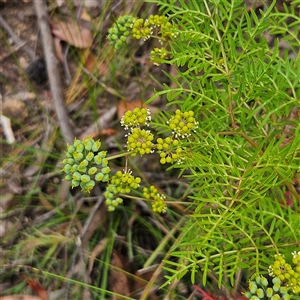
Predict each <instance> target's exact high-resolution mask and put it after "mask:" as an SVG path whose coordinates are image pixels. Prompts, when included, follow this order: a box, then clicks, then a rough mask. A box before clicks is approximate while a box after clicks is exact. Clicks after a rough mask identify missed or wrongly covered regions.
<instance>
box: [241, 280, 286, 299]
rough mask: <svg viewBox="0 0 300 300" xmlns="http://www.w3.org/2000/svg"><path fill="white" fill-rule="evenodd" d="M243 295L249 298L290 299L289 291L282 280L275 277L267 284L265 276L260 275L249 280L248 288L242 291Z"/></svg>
mask: <svg viewBox="0 0 300 300" xmlns="http://www.w3.org/2000/svg"><path fill="white" fill-rule="evenodd" d="M244 296H245V297H247V298H248V299H250V300H261V299H268V300H289V299H292V295H291V293H289V290H288V288H287V287H286V286H284V285H283V283H282V281H281V280H280V279H279V278H278V277H275V278H273V279H272V283H271V284H269V282H268V280H267V278H265V277H263V276H261V277H256V278H255V280H253V281H250V282H249V290H248V291H247V292H245V293H244Z"/></svg>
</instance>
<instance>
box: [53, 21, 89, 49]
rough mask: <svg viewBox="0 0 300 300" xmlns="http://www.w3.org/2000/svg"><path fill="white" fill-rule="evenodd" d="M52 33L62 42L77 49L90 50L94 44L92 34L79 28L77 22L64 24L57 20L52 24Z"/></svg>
mask: <svg viewBox="0 0 300 300" xmlns="http://www.w3.org/2000/svg"><path fill="white" fill-rule="evenodd" d="M50 25H51V28H52V33H53V34H54V35H55V36H56V37H57V38H59V39H60V40H62V41H65V42H67V43H68V44H70V45H72V46H75V47H77V48H81V49H84V48H88V47H90V46H91V44H92V32H91V31H90V30H89V29H88V28H85V27H82V26H79V24H78V23H76V22H75V21H68V22H64V21H61V20H55V21H52V22H50Z"/></svg>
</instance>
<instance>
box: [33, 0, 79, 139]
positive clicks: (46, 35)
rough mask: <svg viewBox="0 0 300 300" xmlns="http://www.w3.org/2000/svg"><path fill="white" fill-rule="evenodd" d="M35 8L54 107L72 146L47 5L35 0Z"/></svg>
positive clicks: (71, 131) (72, 137) (62, 129)
mask: <svg viewBox="0 0 300 300" xmlns="http://www.w3.org/2000/svg"><path fill="white" fill-rule="evenodd" d="M34 7H35V10H36V14H37V17H38V24H39V28H40V32H41V37H42V41H43V48H44V53H45V60H46V64H47V73H48V78H49V82H50V89H51V93H52V96H53V101H54V107H55V111H56V114H57V119H58V123H59V127H60V129H61V131H62V135H63V137H64V139H65V140H66V142H68V143H70V144H71V143H72V142H73V139H74V133H73V130H72V129H71V126H70V122H69V117H68V114H67V109H66V107H65V103H64V101H63V95H62V91H61V80H60V74H59V71H58V60H57V58H56V57H55V54H54V47H53V40H52V35H51V31H50V27H49V23H48V11H47V8H46V4H45V3H44V1H41V0H34Z"/></svg>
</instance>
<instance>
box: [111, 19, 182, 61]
mask: <svg viewBox="0 0 300 300" xmlns="http://www.w3.org/2000/svg"><path fill="white" fill-rule="evenodd" d="M130 35H131V36H132V37H133V38H135V39H138V40H140V39H143V40H144V41H146V40H148V39H149V38H150V37H153V38H157V39H158V41H159V43H160V44H161V45H166V43H167V42H168V41H169V40H170V39H171V38H174V37H176V36H177V35H178V31H177V30H176V29H175V28H174V26H173V25H172V24H171V23H170V22H169V21H168V19H167V18H166V17H165V16H159V15H150V16H149V18H148V19H141V18H135V17H133V16H130V15H125V16H120V17H119V18H118V19H117V20H116V22H115V24H114V25H113V26H112V27H111V28H109V30H108V35H107V39H108V40H109V43H110V44H111V45H113V46H114V47H115V49H117V50H118V49H120V48H121V47H122V46H124V45H125V43H126V40H127V38H128V37H129V36H130ZM170 57H172V55H171V52H168V51H167V49H166V48H165V47H161V48H157V47H156V48H154V49H153V50H152V51H151V53H150V60H151V61H152V62H153V63H154V64H156V65H159V64H160V62H161V60H163V59H168V58H170Z"/></svg>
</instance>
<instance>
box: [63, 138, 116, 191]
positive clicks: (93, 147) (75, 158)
mask: <svg viewBox="0 0 300 300" xmlns="http://www.w3.org/2000/svg"><path fill="white" fill-rule="evenodd" d="M100 147H101V142H100V141H99V140H98V141H94V140H93V138H92V137H87V138H86V139H84V140H82V141H81V140H77V139H75V140H74V143H73V145H68V146H67V152H66V156H67V158H66V159H64V160H63V161H62V164H63V169H62V171H63V172H65V173H66V176H65V177H64V180H69V181H71V184H72V187H73V188H74V187H77V186H80V187H81V189H82V190H83V191H85V192H88V193H89V192H90V191H91V189H93V187H94V186H95V182H97V181H98V182H99V181H102V182H107V181H108V180H109V173H110V168H109V166H108V159H107V158H106V151H100V152H99V149H100Z"/></svg>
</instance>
